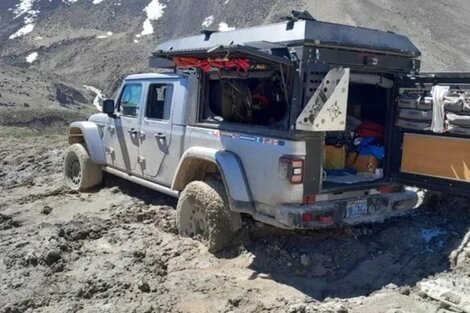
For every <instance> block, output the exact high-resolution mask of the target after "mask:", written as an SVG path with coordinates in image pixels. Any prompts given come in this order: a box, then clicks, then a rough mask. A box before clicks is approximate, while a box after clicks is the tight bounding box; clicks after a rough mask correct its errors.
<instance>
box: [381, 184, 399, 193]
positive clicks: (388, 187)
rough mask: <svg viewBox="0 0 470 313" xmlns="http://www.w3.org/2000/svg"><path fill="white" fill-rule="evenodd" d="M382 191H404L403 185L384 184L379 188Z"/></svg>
mask: <svg viewBox="0 0 470 313" xmlns="http://www.w3.org/2000/svg"><path fill="white" fill-rule="evenodd" d="M378 190H379V191H380V193H394V192H400V191H403V187H402V186H383V187H380V188H379V189H378Z"/></svg>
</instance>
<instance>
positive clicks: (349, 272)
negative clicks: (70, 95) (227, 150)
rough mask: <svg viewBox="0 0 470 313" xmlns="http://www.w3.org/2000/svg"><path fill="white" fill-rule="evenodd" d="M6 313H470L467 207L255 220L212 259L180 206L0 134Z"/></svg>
mask: <svg viewBox="0 0 470 313" xmlns="http://www.w3.org/2000/svg"><path fill="white" fill-rule="evenodd" d="M0 133H1V137H0V312H1V313H13V312H14V313H16V312H299V313H301V312H337V313H340V312H342V313H344V312H370V313H376V312H386V313H399V312H402V313H405V312H423V313H427V312H469V310H470V300H469V299H468V295H470V246H469V245H467V244H468V241H469V235H467V233H468V232H469V227H470V203H469V202H468V200H467V199H464V198H456V197H440V198H435V199H433V200H432V201H431V204H432V205H430V204H424V205H423V206H422V207H421V208H419V209H416V210H415V211H413V212H411V213H409V214H406V215H404V216H401V217H398V218H394V219H391V220H388V221H386V222H385V223H383V224H374V225H365V226H361V227H354V228H350V229H345V230H334V231H321V232H297V233H289V232H279V231H274V230H273V229H272V228H270V227H265V226H262V225H260V224H257V223H254V222H253V221H250V220H249V219H247V220H246V221H245V224H246V225H245V226H246V227H245V229H244V230H243V231H242V232H240V234H239V236H238V239H237V242H236V243H234V246H233V247H231V248H229V249H227V250H225V251H222V252H221V253H219V254H217V255H211V254H209V253H208V252H207V251H206V249H205V248H204V247H203V246H202V245H201V244H199V243H198V242H196V241H193V240H190V239H184V238H180V237H179V236H178V235H177V234H176V229H175V224H174V215H175V205H176V201H175V200H174V199H172V198H169V197H167V196H164V195H162V194H159V193H156V192H153V191H151V190H148V189H145V188H142V187H139V186H137V185H133V184H130V183H127V182H125V181H123V180H120V179H117V178H113V177H107V178H106V181H105V183H104V187H103V188H102V189H100V190H95V191H93V192H90V193H75V192H70V191H67V190H65V189H64V188H63V187H62V183H61V162H62V152H63V150H64V147H65V141H66V140H65V137H64V136H61V135H56V134H51V135H48V136H45V135H39V134H37V133H34V132H29V131H28V132H27V131H24V130H22V129H11V128H8V129H5V128H0Z"/></svg>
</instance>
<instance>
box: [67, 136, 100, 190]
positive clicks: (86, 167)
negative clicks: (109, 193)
mask: <svg viewBox="0 0 470 313" xmlns="http://www.w3.org/2000/svg"><path fill="white" fill-rule="evenodd" d="M102 180H103V172H102V170H101V167H100V166H98V165H95V164H93V162H92V161H91V159H90V156H89V155H88V152H87V151H86V149H85V147H84V146H83V145H82V144H79V143H76V144H73V145H70V146H69V147H68V148H67V150H66V152H65V159H64V183H65V185H66V186H67V187H68V188H70V189H72V190H79V191H84V190H88V189H90V188H93V187H95V186H97V185H99V184H101V182H102Z"/></svg>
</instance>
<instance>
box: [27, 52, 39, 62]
mask: <svg viewBox="0 0 470 313" xmlns="http://www.w3.org/2000/svg"><path fill="white" fill-rule="evenodd" d="M37 58H38V53H37V52H33V53H31V54H29V55H28V56H27V57H26V62H28V63H30V64H31V63H33V62H34V61H36V59H37Z"/></svg>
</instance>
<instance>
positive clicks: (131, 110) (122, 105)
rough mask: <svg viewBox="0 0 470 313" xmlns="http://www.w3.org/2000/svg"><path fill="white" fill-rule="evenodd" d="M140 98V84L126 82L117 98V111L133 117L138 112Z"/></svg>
mask: <svg viewBox="0 0 470 313" xmlns="http://www.w3.org/2000/svg"><path fill="white" fill-rule="evenodd" d="M140 99H142V85H141V84H127V85H126V86H124V90H123V91H122V94H121V99H120V100H119V111H121V112H122V114H123V115H125V116H131V117H135V116H137V114H138V112H139V105H140Z"/></svg>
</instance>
